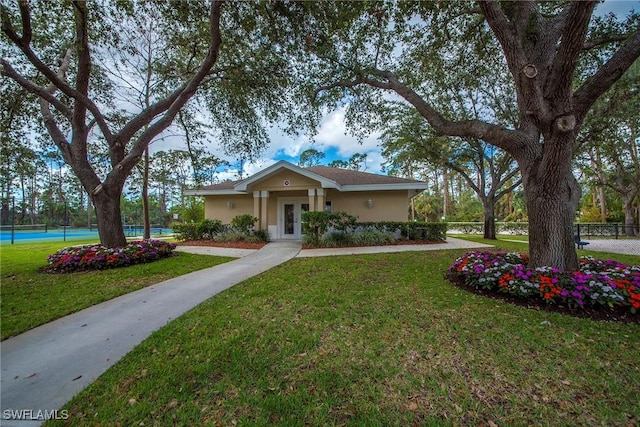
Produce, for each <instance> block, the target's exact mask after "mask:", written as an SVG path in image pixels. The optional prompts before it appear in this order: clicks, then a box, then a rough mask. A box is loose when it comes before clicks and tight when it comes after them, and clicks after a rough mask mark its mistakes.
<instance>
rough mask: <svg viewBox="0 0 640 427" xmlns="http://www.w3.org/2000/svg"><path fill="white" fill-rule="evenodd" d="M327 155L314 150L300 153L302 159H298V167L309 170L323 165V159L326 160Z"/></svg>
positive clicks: (309, 149)
mask: <svg viewBox="0 0 640 427" xmlns="http://www.w3.org/2000/svg"><path fill="white" fill-rule="evenodd" d="M324 157H325V154H324V153H323V152H321V151H318V150H316V149H314V148H308V149H306V150H304V151H303V152H302V153H300V158H299V159H298V166H300V167H303V168H308V167H311V166H317V165H319V164H321V163H322V159H324Z"/></svg>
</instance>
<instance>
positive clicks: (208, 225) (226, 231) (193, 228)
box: [172, 215, 269, 242]
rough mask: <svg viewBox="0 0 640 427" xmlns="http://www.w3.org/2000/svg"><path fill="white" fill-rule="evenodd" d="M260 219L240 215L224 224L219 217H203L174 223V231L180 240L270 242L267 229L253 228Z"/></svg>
mask: <svg viewBox="0 0 640 427" xmlns="http://www.w3.org/2000/svg"><path fill="white" fill-rule="evenodd" d="M257 220H258V219H257V218H256V217H254V216H252V215H238V216H236V217H234V218H233V219H232V220H231V224H223V223H222V221H220V220H219V219H203V220H202V221H200V222H197V223H184V224H183V223H173V224H172V228H173V233H174V236H175V238H176V239H178V240H180V241H183V242H184V241H187V240H215V241H219V242H238V241H245V242H268V241H269V233H268V232H267V231H266V230H256V231H254V230H253V226H254V224H255V222H256V221H257Z"/></svg>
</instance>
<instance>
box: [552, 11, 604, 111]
mask: <svg viewBox="0 0 640 427" xmlns="http://www.w3.org/2000/svg"><path fill="white" fill-rule="evenodd" d="M596 3H597V2H596V1H577V2H573V3H570V5H569V6H567V7H568V11H567V18H566V19H567V20H566V24H565V25H564V26H563V31H562V33H561V34H560V46H558V49H557V54H556V55H555V58H554V61H553V64H552V66H551V73H550V74H549V78H548V80H547V81H548V82H551V83H552V84H550V85H549V86H547V88H546V90H545V92H546V94H553V96H555V97H559V98H560V99H567V98H568V96H569V91H570V90H571V80H572V79H573V75H574V70H575V68H576V64H577V62H578V58H579V55H580V53H581V48H582V45H583V44H584V40H585V38H586V36H587V30H588V28H589V21H590V19H591V15H592V14H593V10H594V8H595V6H596Z"/></svg>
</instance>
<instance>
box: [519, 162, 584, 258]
mask: <svg viewBox="0 0 640 427" xmlns="http://www.w3.org/2000/svg"><path fill="white" fill-rule="evenodd" d="M521 171H522V174H523V183H524V187H525V197H526V204H527V211H528V216H529V256H530V264H529V266H530V267H531V268H537V267H543V266H550V267H557V268H558V269H560V270H562V271H573V270H577V269H578V255H577V253H576V248H575V241H574V232H573V223H574V221H575V216H576V208H577V206H578V201H579V200H580V186H579V184H578V182H577V181H576V179H575V178H574V177H573V175H572V174H571V173H570V172H569V173H568V174H567V176H566V177H565V178H564V179H563V180H559V182H557V185H556V186H555V188H553V189H552V191H550V189H549V188H545V187H546V186H545V185H544V183H543V180H542V179H541V178H540V177H534V176H532V172H531V170H529V169H528V168H521ZM547 184H548V181H547Z"/></svg>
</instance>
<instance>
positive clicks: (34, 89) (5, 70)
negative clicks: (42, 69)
mask: <svg viewBox="0 0 640 427" xmlns="http://www.w3.org/2000/svg"><path fill="white" fill-rule="evenodd" d="M2 74H4V75H5V76H7V77H9V78H10V79H12V80H13V81H15V82H16V83H18V84H19V85H20V86H22V87H23V88H25V90H27V91H28V92H30V93H33V94H34V95H36V96H38V97H40V98H43V99H44V100H45V101H47V102H48V103H50V104H52V105H53V106H54V107H55V108H56V110H58V111H59V112H60V113H61V114H62V115H64V116H65V117H66V118H67V119H69V121H71V118H72V116H73V112H72V111H71V109H70V108H69V107H68V106H67V105H65V104H64V103H62V102H61V101H60V100H59V99H58V98H56V97H55V96H53V94H52V93H51V92H49V91H48V90H47V88H43V87H41V86H38V85H37V84H35V83H33V82H32V81H30V80H28V79H26V78H24V77H22V76H21V75H20V74H18V72H17V71H16V70H15V69H14V68H13V67H12V66H11V64H9V63H8V62H7V61H6V60H4V59H3V60H2Z"/></svg>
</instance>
